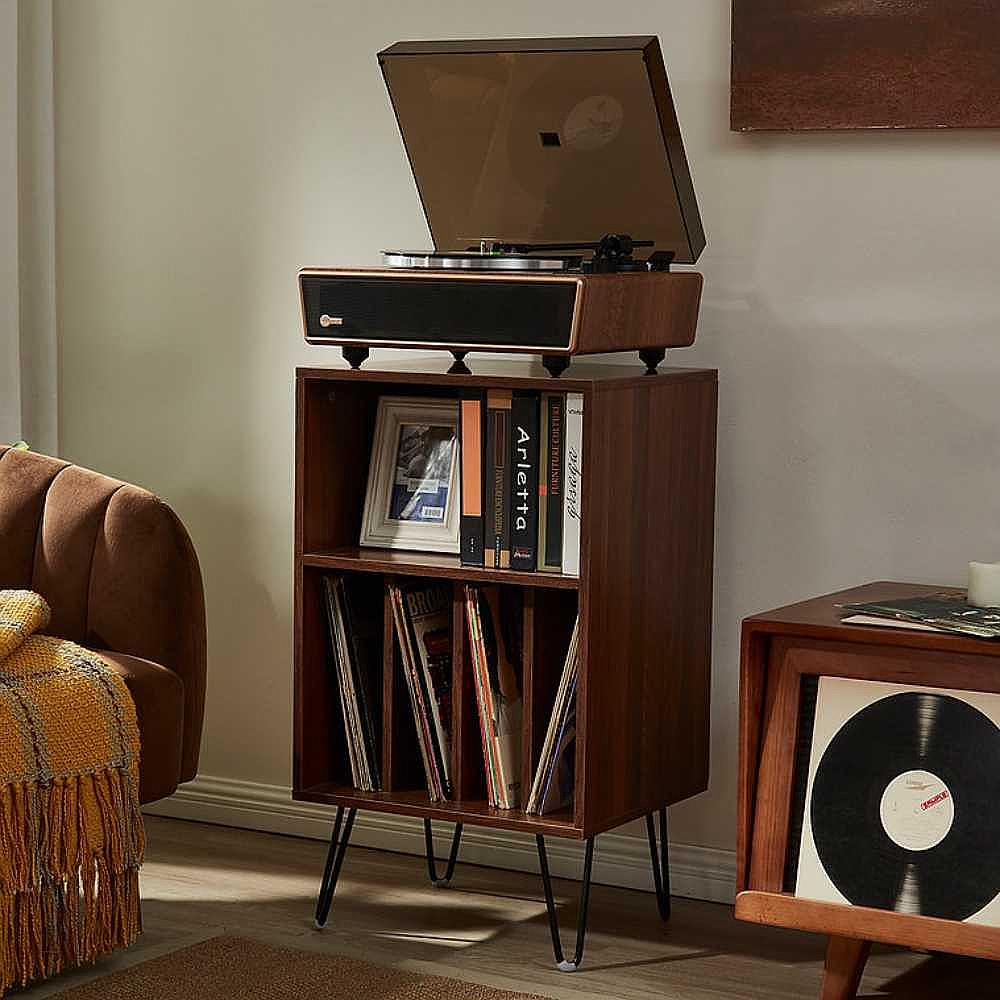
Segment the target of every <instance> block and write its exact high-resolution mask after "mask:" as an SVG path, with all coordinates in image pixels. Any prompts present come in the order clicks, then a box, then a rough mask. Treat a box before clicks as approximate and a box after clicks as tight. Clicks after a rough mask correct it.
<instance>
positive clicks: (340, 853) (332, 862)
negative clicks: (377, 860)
mask: <svg viewBox="0 0 1000 1000" xmlns="http://www.w3.org/2000/svg"><path fill="white" fill-rule="evenodd" d="M356 815H357V809H348V810H347V822H346V823H345V822H344V807H343V806H338V807H337V818H336V820H334V823H333V833H332V834H331V835H330V850H329V852H328V853H327V855H326V867H325V868H324V869H323V882H322V883H321V885H320V889H319V899H318V900H317V901H316V929H317V930H322V929H323V928H324V927H325V926H326V919H327V917H328V916H329V915H330V904H331V903H332V902H333V894H334V892H336V890H337V880H338V879H339V878H340V869H341V868H342V867H343V864H344V855H345V854H346V853H347V845H348V842H349V841H350V839H351V830H352V829H353V827H354V817H355V816H356Z"/></svg>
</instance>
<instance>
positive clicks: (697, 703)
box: [293, 361, 717, 969]
mask: <svg viewBox="0 0 1000 1000" xmlns="http://www.w3.org/2000/svg"><path fill="white" fill-rule="evenodd" d="M476 367H477V373H476V374H448V373H445V372H443V371H442V372H440V373H425V372H417V371H413V370H412V368H400V369H395V370H382V371H378V370H363V371H348V370H346V369H342V368H340V369H337V368H300V369H299V370H298V371H297V374H296V447H295V452H296V464H295V747H294V765H293V795H294V798H295V799H297V800H298V801H302V802H316V803H325V804H328V805H331V806H335V807H337V808H338V813H337V816H338V819H337V823H336V826H335V829H334V835H333V838H332V840H331V851H330V860H329V863H328V865H327V870H326V874H325V877H324V880H323V888H322V890H321V896H320V904H319V907H318V908H317V924H318V925H319V926H322V925H323V924H324V923H325V921H326V917H327V913H328V911H329V907H330V898H331V897H332V895H333V891H334V888H335V886H336V880H337V875H338V874H339V871H340V865H341V864H342V862H343V858H344V850H345V849H346V844H347V839H348V838H349V836H350V828H351V825H352V824H353V818H354V815H355V813H356V811H357V810H359V809H360V810H371V811H375V812H388V813H396V814H402V815H406V816H413V817H417V818H419V819H422V820H423V821H424V824H425V833H426V835H427V846H428V867H429V871H430V874H431V878H432V880H434V881H435V882H446V881H447V880H448V879H449V878H450V877H451V874H452V872H453V870H454V864H455V859H456V857H457V853H458V849H459V836H460V833H461V825H462V824H463V823H470V824H480V825H483V826H490V827H495V828H500V829H505V830H515V831H519V832H524V833H531V834H534V835H535V836H536V838H537V840H538V848H539V862H540V865H541V868H542V876H543V880H544V883H545V888H546V899H547V902H548V903H549V904H550V905H549V917H550V929H551V931H552V935H553V944H554V950H555V952H556V958H557V961H559V962H560V963H561V967H563V968H566V969H569V968H575V967H576V965H577V964H579V959H580V957H581V954H582V949H583V931H584V929H585V923H583V921H584V920H585V915H586V896H585V895H584V896H583V898H582V902H581V918H580V919H581V925H580V928H579V931H580V933H579V935H578V938H577V952H576V956H575V958H574V960H573V961H571V962H565V961H563V956H562V952H561V947H560V944H559V938H558V927H557V924H556V920H555V909H554V904H552V903H551V891H550V884H549V880H548V870H547V862H546V859H545V851H544V839H543V838H544V837H545V836H556V837H566V838H571V839H576V840H580V841H583V842H584V844H585V845H586V854H585V862H584V880H583V892H584V894H585V893H586V888H587V885H588V883H589V878H590V863H591V861H592V858H593V844H594V838H595V836H596V835H597V834H600V833H603V832H604V831H607V830H611V829H613V828H615V827H618V826H621V825H622V824H624V823H628V822H629V821H631V820H635V819H639V818H642V817H646V818H647V832H648V833H649V838H650V848H651V851H652V855H653V858H652V860H653V864H654V876H655V878H654V882H655V884H656V886H657V890H658V899H659V904H660V912H661V915H662V916H664V918H666V916H667V914H668V913H669V885H668V884H667V881H666V876H667V866H666V858H667V854H666V841H665V837H666V807H667V806H669V805H671V804H672V803H675V802H679V801H681V800H682V799H685V798H688V797H689V796H691V795H694V794H697V793H698V792H701V791H703V790H704V789H705V788H706V787H707V784H708V763H709V761H708V755H709V690H710V664H711V619H712V554H713V539H714V522H715V444H716V408H717V373H716V372H715V371H698V370H686V369H661V370H660V372H659V374H656V375H649V376H647V375H643V374H642V369H641V368H638V367H637V366H634V367H631V368H629V367H625V366H603V367H601V366H596V365H587V364H580V365H577V366H574V370H573V372H572V375H571V377H568V378H560V379H558V380H557V379H553V378H550V377H546V376H543V375H540V374H539V370H538V367H537V366H533V365H530V364H528V363H526V362H523V361H517V362H515V361H510V362H505V363H502V364H495V365H494V367H493V368H492V369H491V368H490V365H489V362H487V361H483V362H482V363H481V364H480V363H477V365H476ZM490 388H503V389H513V390H535V391H555V390H558V391H566V392H576V393H582V395H583V399H584V433H583V483H582V512H581V563H580V575H579V577H576V576H564V575H561V574H558V573H545V572H517V571H513V570H506V569H487V568H485V567H481V566H464V565H462V564H461V562H460V559H459V556H458V555H444V554H437V553H425V552H405V551H399V550H388V549H374V548H359V546H358V538H359V533H360V529H361V519H362V509H363V506H364V500H365V489H366V482H367V477H368V465H369V458H370V455H371V450H372V443H373V436H374V429H375V419H376V413H377V409H378V401H379V397H380V396H383V395H394V396H424V397H436V398H441V397H444V398H450V399H454V400H455V402H456V406H457V403H458V400H459V398H460V395H461V393H462V392H463V390H468V389H490ZM330 572H337V573H345V574H356V573H362V574H370V575H372V574H373V575H375V576H377V577H380V578H382V579H384V580H385V581H387V582H388V581H390V580H392V579H394V578H397V577H399V578H412V577H425V578H435V579H437V580H444V581H447V582H448V583H449V584H450V586H452V588H453V595H454V596H453V608H454V613H453V630H452V643H453V647H452V664H453V679H452V734H453V738H452V761H451V770H452V774H453V776H454V778H453V785H454V789H455V794H454V798H453V799H452V800H449V801H444V802H431V801H430V800H429V798H428V793H427V789H426V787H425V782H424V777H423V774H422V773H421V772H420V771H419V770H415V769H414V767H413V764H414V762H415V761H417V762H418V758H417V744H416V742H415V734H414V732H413V726H412V721H413V720H412V713H411V709H410V705H409V704H408V701H407V695H406V691H405V687H404V686H403V684H404V682H403V679H402V672H401V671H402V665H401V654H400V651H399V649H398V644H397V642H396V639H395V633H394V628H393V619H392V610H391V603H390V602H389V600H388V599H387V600H386V602H385V609H384V622H385V625H384V631H383V643H382V660H381V664H380V668H379V669H380V670H381V677H380V678H379V683H380V684H381V686H382V691H383V710H382V718H381V720H380V722H381V725H380V731H381V747H382V758H381V762H382V768H381V770H382V776H383V791H381V792H371V793H365V792H359V791H356V790H355V789H354V788H353V787H352V785H351V772H350V768H349V766H348V759H347V754H346V749H345V744H344V737H343V722H342V719H341V718H340V716H339V712H338V709H337V707H336V687H335V682H334V680H333V679H332V676H331V670H330V667H329V663H328V658H327V656H328V654H327V637H326V625H325V622H324V618H323V606H322V602H321V583H322V577H323V574H325V573H330ZM465 583H481V584H496V585H500V586H501V587H505V588H515V589H517V590H519V591H520V592H521V597H522V598H523V678H522V692H523V723H522V727H523V733H522V747H523V767H524V771H523V777H522V785H523V787H524V788H525V789H527V788H529V787H530V785H531V780H532V777H533V774H534V770H535V767H536V766H537V764H538V760H539V757H540V754H541V749H542V742H543V739H544V735H545V730H546V726H547V724H548V721H549V716H550V714H551V711H552V705H553V701H554V699H555V694H556V689H557V687H558V684H559V679H560V676H561V671H562V667H563V661H564V659H565V656H566V650H567V645H568V642H569V637H570V633H571V631H572V628H573V622H574V620H575V619H576V617H577V614H579V620H580V636H581V646H582V654H581V661H580V674H579V683H578V689H577V736H576V757H575V763H576V767H575V794H574V801H573V804H572V807H571V808H568V809H563V810H561V811H557V812H554V813H549V814H547V815H543V816H536V815H528V814H526V813H525V812H524V811H523V810H522V809H508V810H504V809H496V808H492V807H490V805H489V804H488V802H487V798H486V788H485V775H484V764H483V754H482V745H481V740H480V735H479V731H478V719H477V710H476V700H475V688H474V678H473V673H472V664H471V653H470V650H469V643H468V639H467V633H466V627H465V620H464V603H463V586H464V584H465ZM657 813H659V816H660V845H659V848H657V845H656V843H655V839H654V835H653V826H652V817H653V816H654V815H656V814H657ZM431 820H437V821H445V822H450V823H452V824H455V829H456V835H455V838H454V840H453V842H452V851H451V856H450V859H449V864H448V869H447V872H446V874H445V875H444V877H443V878H440V877H439V875H438V873H437V869H436V867H435V863H434V859H433V845H432V841H431V832H430V821H431Z"/></svg>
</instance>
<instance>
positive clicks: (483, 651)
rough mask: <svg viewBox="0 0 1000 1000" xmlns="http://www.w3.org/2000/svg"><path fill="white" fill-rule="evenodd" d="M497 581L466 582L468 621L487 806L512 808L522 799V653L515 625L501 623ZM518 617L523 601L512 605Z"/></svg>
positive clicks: (502, 614)
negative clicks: (483, 584) (488, 584)
mask: <svg viewBox="0 0 1000 1000" xmlns="http://www.w3.org/2000/svg"><path fill="white" fill-rule="evenodd" d="M505 610H506V609H505V608H503V607H502V602H501V594H500V588H499V587H474V586H472V585H471V584H466V586H465V612H466V623H467V625H468V630H469V647H470V649H471V651H472V666H473V680H474V682H475V689H476V705H477V708H478V713H477V714H478V717H479V728H480V735H481V737H482V746H483V762H484V765H485V770H486V788H487V797H488V799H489V803H490V805H491V806H494V807H495V808H498V809H514V808H516V807H517V806H518V805H519V804H520V799H521V718H522V712H523V706H522V699H521V678H522V658H521V648H520V639H519V637H518V636H517V634H516V630H514V629H511V628H505V627H504V626H505V623H506V622H507V621H509V619H510V616H509V615H508V616H505V615H504V611H505ZM515 613H516V615H517V617H518V618H519V617H520V613H521V607H520V604H518V607H517V608H516V609H515Z"/></svg>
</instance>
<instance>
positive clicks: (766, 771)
mask: <svg viewBox="0 0 1000 1000" xmlns="http://www.w3.org/2000/svg"><path fill="white" fill-rule="evenodd" d="M942 589H943V588H940V587H926V586H919V585H915V584H903V583H872V584H868V585H867V586H864V587H858V588H856V589H853V590H845V591H842V592H840V593H836V594H829V595H827V596H825V597H820V598H816V599H815V600H810V601H805V602H803V603H801V604H793V605H790V606H789V607H785V608H779V609H778V610H776V611H770V612H767V613H765V614H760V615H755V616H753V617H751V618H748V619H746V620H745V621H744V622H743V637H742V656H741V660H742V664H741V673H740V771H739V806H738V839H737V896H736V916H737V917H738V918H739V919H741V920H748V921H752V922H755V923H760V924H773V925H776V926H781V927H793V928H797V929H800V930H806V931H815V932H819V933H822V934H827V935H829V936H830V941H829V946H828V950H827V959H826V971H825V975H824V980H823V987H822V1000H846V998H850V997H854V996H855V995H856V993H857V989H858V985H859V983H860V980H861V975H862V972H863V970H864V965H865V962H866V960H867V957H868V951H869V949H870V946H871V942H873V941H878V942H883V943H888V944H897V945H904V946H909V947H913V948H918V949H924V950H927V951H945V952H953V953H956V954H961V955H972V956H978V957H983V958H990V959H997V958H1000V927H989V926H984V925H980V924H973V923H964V922H958V921H950V920H941V919H937V918H932V917H927V916H920V915H914V914H906V913H898V912H894V911H888V910H881V909H871V908H867V907H860V906H850V905H845V904H838V903H828V902H816V901H813V900H809V899H800V898H798V897H796V896H795V895H794V894H793V893H791V892H788V891H786V888H785V886H786V876H785V872H786V862H787V855H788V852H789V841H790V831H791V827H792V824H793V822H794V817H793V815H792V811H793V810H792V798H793V784H794V773H793V772H794V768H795V760H796V746H797V741H798V738H799V710H800V689H801V684H802V678H803V677H804V676H807V675H820V676H830V677H846V678H854V679H858V680H874V681H885V682H889V683H896V684H912V685H917V686H924V687H935V688H948V689H951V690H957V691H980V692H988V693H1000V643H991V642H987V641H983V640H979V639H971V638H965V637H962V636H957V635H948V634H945V633H940V632H921V631H915V630H909V629H900V628H892V627H877V626H873V627H868V626H859V625H845V624H842V623H841V621H840V618H841V611H840V609H839V608H838V605H842V604H848V603H857V602H863V601H874V600H883V599H891V598H901V597H913V596H918V595H921V594H930V593H939V592H941V591H942Z"/></svg>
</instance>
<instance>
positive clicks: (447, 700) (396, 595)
mask: <svg viewBox="0 0 1000 1000" xmlns="http://www.w3.org/2000/svg"><path fill="white" fill-rule="evenodd" d="M389 595H390V597H391V603H392V613H393V621H394V623H395V627H396V637H397V639H398V641H399V648H400V651H401V653H402V659H403V674H404V676H405V677H406V686H407V690H408V691H409V694H410V705H411V706H412V708H413V720H414V722H415V724H416V729H417V742H418V744H419V745H420V757H421V759H422V761H423V765H424V773H425V775H426V778H427V792H428V795H429V796H430V799H431V801H432V802H440V801H442V800H443V799H448V798H451V718H452V712H451V641H452V636H451V589H450V588H449V587H442V586H440V585H439V584H433V583H429V582H427V581H418V582H416V583H410V584H406V585H400V584H396V583H391V584H390V585H389Z"/></svg>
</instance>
